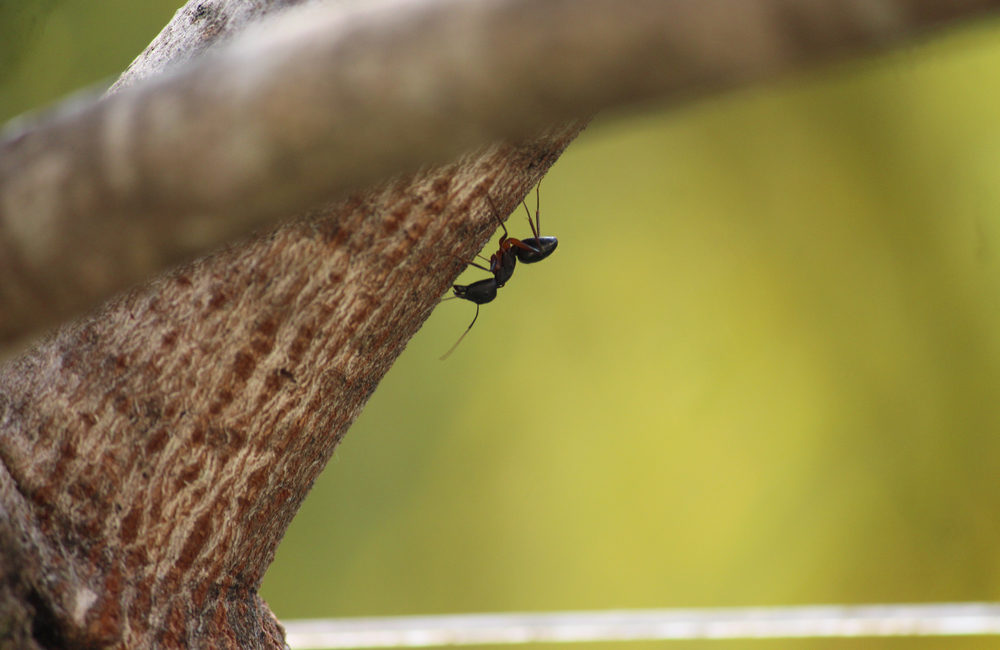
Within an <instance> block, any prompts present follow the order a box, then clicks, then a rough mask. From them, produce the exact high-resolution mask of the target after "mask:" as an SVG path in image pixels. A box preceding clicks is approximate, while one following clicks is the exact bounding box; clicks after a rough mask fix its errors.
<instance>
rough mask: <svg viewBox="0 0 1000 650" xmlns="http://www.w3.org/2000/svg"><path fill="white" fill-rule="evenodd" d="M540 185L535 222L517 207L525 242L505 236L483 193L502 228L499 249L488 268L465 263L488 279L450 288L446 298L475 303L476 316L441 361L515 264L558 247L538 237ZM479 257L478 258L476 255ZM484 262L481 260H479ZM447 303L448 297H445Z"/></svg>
mask: <svg viewBox="0 0 1000 650" xmlns="http://www.w3.org/2000/svg"><path fill="white" fill-rule="evenodd" d="M540 187H541V183H539V184H538V185H537V186H536V187H535V220H534V221H532V220H531V211H530V210H529V209H528V205H527V203H525V202H524V201H523V200H522V201H521V205H523V206H524V211H525V212H526V213H527V214H528V226H529V227H530V228H531V234H532V236H531V237H529V238H527V239H515V238H513V237H511V236H510V235H509V233H508V232H507V227H506V226H505V225H504V223H503V220H502V219H501V218H500V213H499V211H498V210H497V207H496V204H494V203H493V198H492V197H491V196H490V195H489V194H487V195H486V198H487V199H488V200H489V202H490V206H491V207H492V208H493V216H494V217H495V218H496V220H497V222H498V223H499V224H500V227H501V228H503V235H502V236H501V237H500V242H499V247H498V249H497V252H496V253H494V254H493V255H490V259H489V260H486V261H488V262H489V267H488V268H487V267H485V266H483V265H481V264H477V263H476V262H472V261H467V262H466V263H467V264H471V265H473V266H475V267H476V268H480V269H482V270H484V271H486V272H487V273H492V274H493V277H492V278H486V279H485V280H479V281H477V282H473V283H472V284H466V285H462V284H456V285H453V287H452V290H453V291H454V294H455V295H453V296H450V298H461V299H462V300H468V301H469V302H472V303H475V305H476V315H475V316H473V317H472V322H471V323H469V326H468V327H467V328H465V331H464V332H462V336H460V337H458V340H457V341H455V344H454V345H453V346H451V349H449V350H448V351H447V352H445V353H444V356H442V357H441V360H442V361H443V360H444V359H447V358H448V355H450V354H451V353H452V352H454V351H455V348H457V347H458V344H459V343H461V342H462V339H464V338H465V335H466V334H468V333H469V330H471V329H472V326H473V325H475V324H476V319H477V318H479V305H485V304H486V303H488V302H492V301H493V299H494V298H496V297H497V290H498V289H500V288H501V287H503V286H504V285H505V284H507V281H508V280H510V278H511V276H512V275H514V268H515V267H516V266H517V263H518V261H520V262H522V263H524V264H534V263H535V262H541V261H542V260H544V259H545V258H546V257H548V256H549V255H551V254H552V252H553V251H554V250H555V249H556V246H558V245H559V240H558V239H556V238H555V237H542V235H541V217H540V216H539V201H540V199H539V191H540ZM479 257H481V258H482V256H481V255H480V256H479ZM483 259H484V260H485V258H483ZM445 300H448V298H445Z"/></svg>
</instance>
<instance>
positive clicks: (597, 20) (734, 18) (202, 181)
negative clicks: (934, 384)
mask: <svg viewBox="0 0 1000 650" xmlns="http://www.w3.org/2000/svg"><path fill="white" fill-rule="evenodd" d="M199 4H201V3H199ZM205 4H206V6H207V5H209V4H210V3H205ZM262 4H275V5H277V4H281V3H262ZM998 5H1000V0H947V1H945V0H940V1H937V2H935V1H932V0H740V1H739V2H737V1H734V0H702V1H700V2H690V1H688V0H630V1H629V2H621V1H620V0H480V1H478V2H468V1H467V0H419V1H415V0H380V1H378V2H374V3H369V4H365V5H363V6H362V5H359V4H358V3H353V2H338V3H331V2H316V3H311V4H310V5H309V6H307V7H302V8H300V9H298V10H293V11H289V12H287V14H283V15H279V16H276V17H275V18H274V19H273V20H271V21H270V22H268V23H267V24H266V25H262V26H261V27H260V28H258V29H255V30H250V32H248V33H247V34H245V35H243V36H242V37H241V38H238V39H237V40H236V41H234V42H232V43H230V44H229V45H228V46H227V47H225V48H222V49H221V50H219V51H217V52H215V53H210V55H209V56H204V57H201V58H198V59H196V60H193V61H190V62H188V63H186V64H184V65H180V66H177V67H175V68H173V69H172V72H171V73H170V74H167V75H164V76H160V77H157V78H154V79H150V80H147V81H144V82H142V83H137V84H135V85H134V86H132V87H129V88H126V89H124V90H122V91H121V92H118V93H116V94H114V95H113V96H111V97H109V98H107V99H104V100H101V101H92V102H89V103H85V104H84V105H82V106H77V107H75V108H73V109H72V110H68V111H66V112H63V113H61V114H59V115H54V116H49V117H47V118H45V119H43V120H42V121H41V122H40V123H39V124H37V125H36V126H34V127H30V128H28V129H26V130H22V131H21V132H18V133H13V134H9V135H8V136H7V138H6V139H5V140H4V141H3V142H0V342H10V341H13V340H15V339H17V338H19V337H23V336H25V335H26V334H29V333H30V332H32V331H33V330H34V329H36V328H38V327H43V326H47V325H51V324H52V323H54V322H56V321H57V320H58V319H61V318H65V317H66V316H68V315H71V314H73V313H74V312H76V311H78V310H80V309H83V308H86V307H88V306H91V305H93V304H95V302H96V301H99V300H101V299H103V298H105V297H107V296H108V295H110V294H111V293H113V292H115V291H118V290H120V289H122V288H124V287H127V286H129V285H131V284H133V283H135V282H136V281H138V280H140V279H142V278H144V277H146V276H147V275H149V274H151V273H153V272H155V271H156V270H157V269H160V268H163V267H164V266H167V265H170V264H173V263H176V262H177V261H179V260H183V259H188V258H190V257H192V256H195V255H197V254H199V253H202V252H204V251H206V250H208V249H210V248H212V247H215V246H217V245H218V244H220V243H221V242H224V241H227V240H229V239H232V238H234V237H237V236H240V235H243V234H245V233H246V232H248V231H249V230H251V229H253V228H255V227H259V226H260V225H261V224H263V223H266V222H268V221H269V220H273V219H277V218H280V217H282V216H285V215H287V214H289V213H290V212H294V211H297V210H301V209H305V208H308V207H310V206H312V205H314V204H316V203H317V202H318V201H321V200H326V199H330V198H334V197H338V196H343V195H344V194H345V193H346V192H349V191H350V190H352V189H354V188H357V187H359V186H363V185H366V184H370V183H373V182H376V181H377V180H379V179H384V178H387V177H389V176H392V175H393V174H397V173H400V172H407V171H412V170H414V169H416V168H417V167H418V166H420V165H423V164H427V163H441V162H444V161H447V160H450V159H452V158H454V157H455V156H456V155H458V154H459V153H461V152H463V151H468V150H470V149H472V148H474V147H476V146H481V145H483V144H485V143H488V142H492V141H496V140H498V139H504V138H522V137H527V136H529V135H531V134H533V133H537V132H538V131H539V130H540V129H541V128H543V127H544V126H546V125H550V124H555V123H559V122H560V121H564V120H567V119H571V118H574V117H577V116H581V115H589V114H591V113H592V112H593V111H595V110H598V109H601V108H607V107H615V106H627V105H632V104H634V103H636V102H643V101H649V100H652V99H664V98H667V99H669V98H677V97H688V96H692V95H697V94H700V93H703V92H705V91H707V90H709V89H718V88H727V87H732V86H735V85H737V84H740V83H745V82H747V81H749V80H754V79H761V78H766V77H770V76H774V75H776V74H779V73H781V72H783V71H786V70H788V69H790V68H793V67H798V66H801V65H804V64H806V63H809V62H815V61H818V60H825V59H830V58H832V57H833V56H835V55H846V54H855V53H858V52H862V51H868V50H876V49H881V48H884V47H885V46H887V45H888V44H891V43H893V42H895V41H897V40H899V39H902V38H906V37H912V36H914V35H915V34H918V33H920V32H923V31H924V30H926V29H927V28H928V27H931V26H934V25H937V24H939V23H941V22H943V21H945V20H949V19H954V18H959V17H965V16H970V15H974V14H976V13H978V12H982V11H984V10H987V9H992V8H994V7H996V6H998ZM196 18H197V11H195V13H193V14H191V15H190V19H191V20H192V21H195V20H196ZM206 20H207V19H206Z"/></svg>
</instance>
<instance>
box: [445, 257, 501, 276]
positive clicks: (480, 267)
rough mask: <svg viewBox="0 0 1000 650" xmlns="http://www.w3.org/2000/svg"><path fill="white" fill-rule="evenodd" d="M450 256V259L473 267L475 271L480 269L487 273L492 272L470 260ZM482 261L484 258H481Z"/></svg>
mask: <svg viewBox="0 0 1000 650" xmlns="http://www.w3.org/2000/svg"><path fill="white" fill-rule="evenodd" d="M451 256H452V257H454V258H455V259H456V260H458V261H459V262H462V263H464V264H468V265H470V266H474V267H476V268H477V269H482V270H484V271H486V272H487V273H493V271H491V270H489V269H488V268H486V267H485V266H483V265H482V264H477V263H476V262H473V261H472V260H465V259H462V258H461V257H459V256H458V255H455V254H451ZM477 257H483V256H482V255H477ZM483 259H484V260H485V259H486V258H485V257H483ZM487 261H489V260H487Z"/></svg>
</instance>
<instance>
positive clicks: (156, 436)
mask: <svg viewBox="0 0 1000 650" xmlns="http://www.w3.org/2000/svg"><path fill="white" fill-rule="evenodd" d="M167 438H168V435H167V430H166V429H162V428H161V429H157V430H156V431H154V432H153V433H152V434H151V435H150V436H149V439H148V440H147V441H146V454H147V455H149V456H153V455H155V454H158V453H159V452H160V451H162V450H163V448H164V447H165V446H166V445H167Z"/></svg>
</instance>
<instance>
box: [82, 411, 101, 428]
mask: <svg viewBox="0 0 1000 650" xmlns="http://www.w3.org/2000/svg"><path fill="white" fill-rule="evenodd" d="M80 420H81V421H83V426H85V427H87V428H88V429H89V428H90V427H92V426H94V425H95V424H97V418H96V417H94V414H93V413H80Z"/></svg>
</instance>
